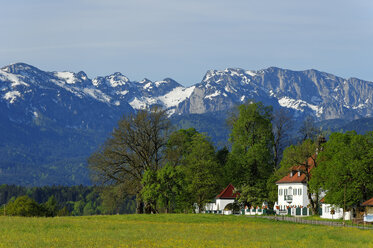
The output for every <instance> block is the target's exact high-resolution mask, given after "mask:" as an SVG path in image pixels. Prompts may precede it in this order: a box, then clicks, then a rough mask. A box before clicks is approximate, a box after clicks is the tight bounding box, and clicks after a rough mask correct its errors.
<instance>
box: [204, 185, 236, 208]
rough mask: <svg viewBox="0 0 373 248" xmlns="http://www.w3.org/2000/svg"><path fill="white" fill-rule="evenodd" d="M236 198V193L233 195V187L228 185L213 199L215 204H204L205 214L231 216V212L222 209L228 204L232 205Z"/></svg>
mask: <svg viewBox="0 0 373 248" xmlns="http://www.w3.org/2000/svg"><path fill="white" fill-rule="evenodd" d="M237 196H238V193H235V188H234V186H233V185H232V184H229V185H228V186H227V187H226V188H225V189H223V190H222V191H221V192H220V194H218V195H217V196H216V197H215V199H214V200H215V202H212V203H208V204H206V206H205V213H216V214H231V213H232V211H230V210H226V211H224V209H225V207H226V206H227V205H228V204H230V203H234V201H235V199H236V197H237Z"/></svg>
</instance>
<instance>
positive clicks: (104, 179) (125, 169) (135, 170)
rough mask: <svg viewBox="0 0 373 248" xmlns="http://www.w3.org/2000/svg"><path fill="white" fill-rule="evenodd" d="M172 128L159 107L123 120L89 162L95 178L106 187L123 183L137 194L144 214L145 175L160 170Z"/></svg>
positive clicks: (138, 205) (129, 192) (139, 207)
mask: <svg viewBox="0 0 373 248" xmlns="http://www.w3.org/2000/svg"><path fill="white" fill-rule="evenodd" d="M169 128H170V121H169V120H168V118H167V114H166V112H165V111H164V110H161V109H160V108H157V107H154V108H152V109H150V110H149V111H148V110H139V111H138V112H137V113H136V114H131V115H129V116H126V117H124V118H123V119H122V120H120V121H119V122H118V127H117V128H115V129H114V131H113V133H112V137H111V138H109V139H108V140H107V141H106V143H105V144H104V146H103V147H101V148H100V149H99V150H98V151H97V152H95V153H94V154H92V156H91V157H90V158H89V160H88V163H89V167H90V168H91V169H92V172H93V175H94V179H95V180H96V181H97V182H100V183H102V184H104V185H116V184H121V185H123V186H124V188H125V189H126V191H127V193H128V194H136V195H137V197H136V199H137V201H138V204H137V212H138V213H141V212H142V211H143V207H144V204H143V201H142V198H141V194H140V192H141V190H142V188H143V186H144V185H143V184H142V183H141V182H142V179H143V174H144V172H145V171H147V170H150V171H157V170H158V169H159V168H161V166H162V163H163V160H164V158H165V157H164V153H163V151H164V149H165V147H166V144H167V138H168V132H169ZM146 204H147V203H146V202H145V205H146ZM147 209H148V211H152V210H151V209H149V208H148V207H147Z"/></svg>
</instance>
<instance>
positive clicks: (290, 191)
mask: <svg viewBox="0 0 373 248" xmlns="http://www.w3.org/2000/svg"><path fill="white" fill-rule="evenodd" d="M288 193H289V195H292V193H293V188H292V187H289V190H288Z"/></svg>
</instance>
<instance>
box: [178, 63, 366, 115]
mask: <svg viewBox="0 0 373 248" xmlns="http://www.w3.org/2000/svg"><path fill="white" fill-rule="evenodd" d="M249 99H253V100H256V101H262V102H264V103H265V104H268V105H273V106H274V107H275V108H277V107H284V108H288V109H292V110H293V111H294V115H295V117H297V116H304V115H314V116H315V117H316V118H318V119H319V120H327V119H337V118H343V119H357V118H361V117H370V116H372V115H373V83H372V82H368V81H363V80H359V79H356V78H350V79H343V78H340V77H336V76H334V75H332V74H328V73H324V72H319V71H316V70H306V71H290V70H284V69H280V68H275V67H270V68H268V69H265V70H260V71H247V70H242V69H226V70H224V71H214V70H211V71H208V72H207V74H206V75H205V77H204V78H203V80H202V82H201V83H199V84H197V85H196V87H195V89H194V91H193V92H192V94H191V95H190V97H189V98H188V99H186V100H185V101H183V102H182V103H180V104H179V105H178V107H177V110H176V112H177V113H181V114H184V113H206V112H213V111H221V110H228V109H229V108H231V107H232V106H234V105H237V104H240V103H243V102H245V101H247V100H249Z"/></svg>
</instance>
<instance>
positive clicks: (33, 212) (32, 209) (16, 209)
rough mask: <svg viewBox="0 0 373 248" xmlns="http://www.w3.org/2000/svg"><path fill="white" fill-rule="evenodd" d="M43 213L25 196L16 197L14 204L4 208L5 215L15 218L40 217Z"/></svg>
mask: <svg viewBox="0 0 373 248" xmlns="http://www.w3.org/2000/svg"><path fill="white" fill-rule="evenodd" d="M43 213H44V211H43V209H42V207H41V206H40V205H39V204H38V203H37V202H36V201H34V200H33V199H31V198H30V197H28V196H27V195H24V196H20V197H18V198H17V199H16V200H15V201H14V202H10V203H9V204H7V206H6V214H7V215H15V216H27V217H30V216H42V215H43Z"/></svg>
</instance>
